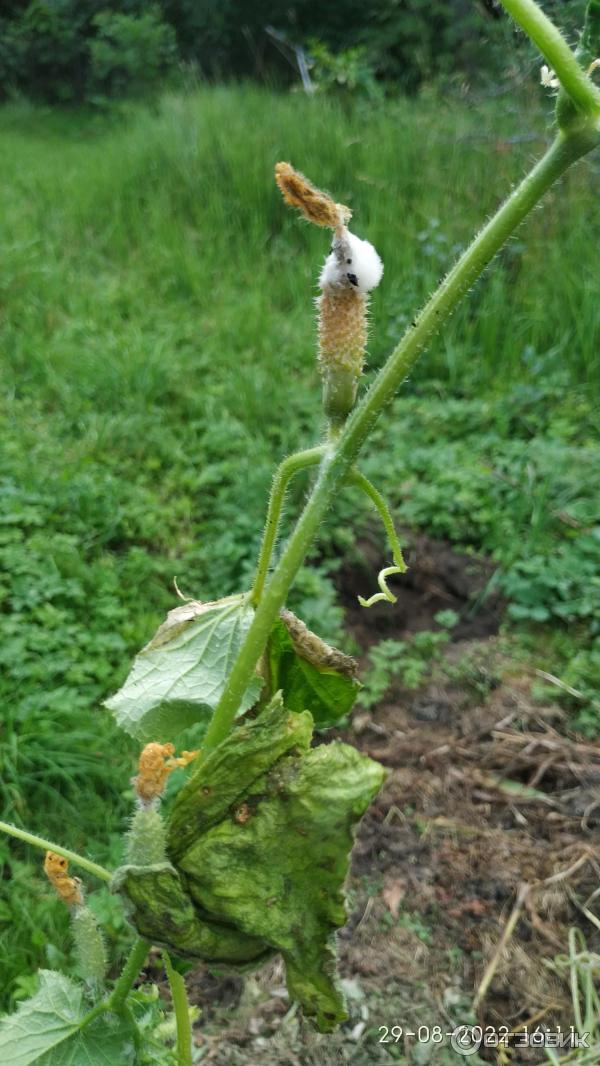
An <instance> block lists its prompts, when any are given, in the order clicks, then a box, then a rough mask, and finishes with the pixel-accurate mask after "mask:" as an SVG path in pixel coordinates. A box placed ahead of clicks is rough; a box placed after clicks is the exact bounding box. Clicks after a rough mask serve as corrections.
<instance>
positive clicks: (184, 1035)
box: [163, 951, 192, 1066]
mask: <svg viewBox="0 0 600 1066" xmlns="http://www.w3.org/2000/svg"><path fill="white" fill-rule="evenodd" d="M163 960H164V963H165V970H166V971H167V977H168V978H169V986H170V988H171V996H172V999H173V1009H174V1011H175V1024H176V1026H177V1061H178V1066H192V1023H191V1019H190V1006H189V1003H188V998H187V992H186V988H185V981H184V980H183V977H182V976H181V974H180V973H177V970H175V969H174V968H173V963H172V962H171V958H170V956H169V953H168V952H167V951H163Z"/></svg>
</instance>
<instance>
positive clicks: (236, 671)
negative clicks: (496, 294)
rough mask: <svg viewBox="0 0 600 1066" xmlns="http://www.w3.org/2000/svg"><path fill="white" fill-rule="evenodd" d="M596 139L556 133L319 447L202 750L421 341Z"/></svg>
mask: <svg viewBox="0 0 600 1066" xmlns="http://www.w3.org/2000/svg"><path fill="white" fill-rule="evenodd" d="M597 142H598V134H597V133H596V130H595V124H592V123H590V125H589V127H586V128H585V129H584V130H580V131H579V132H577V133H576V134H575V133H573V134H569V135H568V136H567V135H565V134H562V133H559V134H558V136H557V137H556V140H555V141H554V143H553V144H552V145H551V147H550V148H549V149H548V151H547V152H546V153H545V155H544V156H543V157H542V159H540V161H539V162H538V163H537V164H536V166H535V167H534V168H533V170H532V171H531V172H530V173H529V174H528V175H527V176H526V177H525V178H524V179H523V180H522V181H521V183H520V185H518V186H517V188H516V189H515V190H514V191H513V192H512V193H511V195H510V196H509V197H508V199H507V200H506V201H505V202H504V204H503V205H502V206H501V207H500V208H499V210H498V211H497V213H496V214H495V215H494V216H493V218H492V219H490V221H489V222H488V223H487V225H486V226H485V227H484V228H483V229H482V230H481V232H480V233H479V234H478V235H477V237H475V239H474V241H473V242H472V244H471V245H470V246H469V248H468V249H467V250H466V251H465V252H464V253H463V255H462V256H461V257H460V259H459V260H458V262H457V263H456V264H455V266H454V267H453V268H452V270H451V271H450V273H449V274H448V275H447V276H446V278H445V279H444V280H443V281H442V282H441V284H440V286H439V287H438V289H437V290H436V292H435V293H434V295H433V296H432V297H431V299H430V300H429V302H428V303H427V304H426V305H425V307H424V308H423V310H422V311H421V313H420V315H419V316H418V318H417V320H416V321H415V323H414V324H413V325H412V326H411V327H410V329H409V330H407V332H406V333H405V335H404V337H403V338H402V340H401V341H400V343H399V344H398V346H397V347H396V348H395V349H394V351H393V352H392V354H391V356H390V357H389V359H388V361H387V363H386V364H385V366H384V367H383V368H382V370H381V371H380V372H379V374H378V376H377V378H376V379H375V381H374V383H373V385H372V386H371V388H370V389H369V391H368V392H367V393H366V395H365V396H364V397H363V399H362V400H361V402H360V403H359V405H358V407H356V409H355V410H354V412H353V414H352V415H351V416H350V418H349V419H348V422H347V423H346V426H345V428H344V430H343V431H342V433H341V434H340V436H339V437H338V438H337V442H336V447H335V450H333V451H328V452H327V453H326V454H325V456H324V458H323V460H322V462H321V465H320V468H319V474H318V478H317V481H316V483H315V485H314V488H313V490H312V493H311V495H310V497H309V499H308V501H307V503H306V505H305V507H304V511H303V512H302V515H301V516H300V519H299V521H298V523H297V525H296V528H295V529H294V532H293V533H292V536H291V537H290V539H289V541H288V544H287V547H286V548H285V551H284V552H283V554H282V556H281V558H280V560H279V563H278V565H277V567H276V568H275V570H274V572H273V575H272V577H271V580H270V582H269V584H268V585H267V587H266V589H265V592H264V595H263V596H262V598H261V601H260V603H259V604H258V606H257V609H256V613H255V615H254V619H253V621H252V625H251V626H250V629H249V631H248V633H247V635H246V639H245V641H244V644H243V645H242V648H241V649H240V652H239V654H238V657H237V660H236V662H235V664H234V666H233V669H232V672H231V674H230V676H229V680H228V682H227V685H226V687H225V691H224V692H223V695H222V697H221V700H220V702H219V705H218V707H217V709H216V711H215V714H214V716H213V720H212V722H211V725H210V728H209V730H208V732H207V734H206V737H205V743H204V748H203V753H204V754H206V753H207V752H208V751H209V750H210V749H211V748H212V747H214V746H215V745H216V744H218V743H220V741H221V740H223V739H224V738H225V737H226V736H227V734H228V732H229V730H230V728H231V725H232V722H233V720H234V717H235V714H236V712H237V709H238V707H239V705H240V702H241V699H242V696H243V694H244V692H245V691H246V688H247V686H248V683H249V681H250V679H251V677H252V675H253V673H254V670H255V667H256V663H257V662H258V660H259V658H260V656H261V654H262V652H263V650H264V648H265V646H266V643H267V640H268V639H269V634H270V632H271V629H272V627H273V624H274V622H275V619H276V617H277V614H278V612H279V610H280V609H281V607H282V606H283V604H284V602H285V598H286V596H287V593H288V590H289V588H290V586H291V584H292V582H293V580H294V577H295V576H296V573H297V571H298V569H299V567H300V566H301V564H302V562H303V560H304V558H305V556H306V553H307V551H308V549H309V548H310V545H311V544H312V541H313V539H314V537H315V535H316V532H317V529H318V527H319V524H320V522H321V521H322V519H323V516H324V514H325V512H326V511H327V508H328V507H329V506H330V505H331V503H332V501H333V499H334V496H335V493H336V492H337V491H338V489H339V488H340V487H341V485H342V484H343V482H344V480H345V479H346V477H347V475H348V472H349V470H350V468H351V466H352V464H353V463H354V461H355V459H356V456H357V455H358V452H359V450H360V448H361V447H362V445H363V443H364V441H365V439H366V437H367V436H368V434H369V432H370V431H371V429H372V428H373V426H374V424H375V422H376V420H377V419H378V418H379V416H380V414H381V412H382V411H383V409H384V407H385V406H386V405H387V404H388V403H389V402H390V400H391V399H392V397H393V396H394V393H395V392H396V390H397V388H398V386H399V385H400V383H401V382H402V381H403V380H404V378H405V377H406V376H407V374H408V373H409V371H410V370H411V368H412V367H413V365H414V364H415V363H416V361H417V359H418V357H419V355H420V354H421V352H422V351H423V349H424V347H425V345H426V344H427V342H428V341H429V340H430V338H431V337H432V336H433V334H434V333H437V331H438V330H439V328H440V326H441V325H442V323H443V322H445V321H446V319H448V318H449V317H450V315H451V314H452V312H453V311H454V308H455V307H456V305H457V304H458V303H459V302H460V300H461V299H462V297H463V296H464V295H465V294H466V292H467V291H468V290H469V288H470V287H471V285H472V284H473V282H474V281H475V280H476V279H477V278H478V277H479V275H480V274H481V273H482V272H483V270H484V269H485V267H486V266H487V265H488V263H489V262H490V261H491V260H492V259H493V257H494V256H495V255H496V253H497V252H498V251H499V249H500V248H501V247H502V245H503V244H504V242H505V241H506V240H507V238H508V237H510V235H511V234H512V233H513V232H514V231H515V229H516V228H517V226H519V224H520V223H521V222H522V221H523V219H524V218H525V216H526V215H527V214H528V213H529V212H530V211H531V209H532V208H533V207H535V205H536V204H537V203H538V201H539V200H540V199H541V197H542V196H543V195H544V193H545V192H546V190H547V189H548V188H549V187H550V186H551V185H552V184H553V182H554V181H556V179H557V178H559V177H560V176H561V174H563V173H564V172H565V170H566V169H567V168H568V167H569V166H570V164H571V163H573V162H574V161H575V160H576V159H578V158H579V157H580V156H582V155H584V154H585V153H586V152H588V151H590V150H591V148H593V147H595V145H596V144H597Z"/></svg>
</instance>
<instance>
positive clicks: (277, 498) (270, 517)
mask: <svg viewBox="0 0 600 1066" xmlns="http://www.w3.org/2000/svg"><path fill="white" fill-rule="evenodd" d="M324 453H325V445H322V446H321V447H319V448H307V449H306V451H303V452H295V453H294V455H289V456H288V457H287V459H284V460H283V462H282V463H281V464H280V465H279V466H278V467H277V470H276V471H275V476H274V478H273V485H272V487H271V495H270V496H269V509H268V511H267V520H266V522H265V531H264V533H263V539H262V544H261V546H260V552H259V556H258V563H257V565H256V577H255V578H254V585H253V587H252V592H251V593H250V599H251V602H252V603H255V604H256V603H258V602H259V601H260V598H261V596H262V594H263V589H264V587H265V582H266V580H267V575H268V573H269V565H270V562H271V556H272V554H273V548H274V546H275V539H276V537H277V529H278V527H279V519H280V518H281V511H282V508H283V501H284V499H285V493H286V489H287V487H288V484H289V481H290V479H291V478H292V477H293V476H294V474H297V473H299V471H300V470H305V469H306V468H307V467H309V466H316V465H317V463H320V462H321V459H322V458H323V455H324Z"/></svg>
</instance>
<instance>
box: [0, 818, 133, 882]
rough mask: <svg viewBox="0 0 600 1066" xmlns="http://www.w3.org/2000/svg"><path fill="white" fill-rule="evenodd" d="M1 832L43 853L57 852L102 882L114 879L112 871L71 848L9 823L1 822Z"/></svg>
mask: <svg viewBox="0 0 600 1066" xmlns="http://www.w3.org/2000/svg"><path fill="white" fill-rule="evenodd" d="M0 830H1V831H2V832H3V833H8V834H9V836H11V837H16V838H17V840H24V841H25V843H26V844H33V846H34V848H41V850H42V851H55V852H56V854H57V855H62V857H63V859H68V860H69V862H74V863H75V864H76V865H77V866H81V868H82V870H87V872H88V873H90V874H93V875H94V877H99V878H100V880H101V881H110V879H111V877H112V874H111V872H110V870H105V869H104V867H103V866H99V865H98V863H97V862H92V861H91V859H85V858H84V857H83V855H78V854H77V852H76V851H70V850H69V848H63V847H61V845H60V844H55V843H54V842H53V841H52V840H45V839H44V837H38V836H36V835H35V833H28V832H26V830H25V829H18V828H17V826H16V825H10V824H9V822H0Z"/></svg>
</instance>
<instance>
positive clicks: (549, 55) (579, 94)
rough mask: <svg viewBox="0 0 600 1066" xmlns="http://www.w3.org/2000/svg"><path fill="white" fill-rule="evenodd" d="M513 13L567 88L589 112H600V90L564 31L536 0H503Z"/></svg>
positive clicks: (578, 103)
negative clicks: (578, 57)
mask: <svg viewBox="0 0 600 1066" xmlns="http://www.w3.org/2000/svg"><path fill="white" fill-rule="evenodd" d="M502 4H503V5H504V7H505V8H506V10H507V11H508V13H509V15H511V16H512V18H513V19H514V20H515V22H516V23H517V24H518V25H519V26H520V27H521V29H522V30H524V31H525V33H526V34H527V36H528V37H530V38H531V40H532V41H533V42H534V44H536V45H537V47H538V48H539V50H540V52H541V53H542V55H543V56H544V57H545V58H546V59H547V60H548V63H549V64H550V66H551V67H552V69H553V70H554V73H555V74H556V76H557V78H558V80H559V81H560V83H561V85H562V87H563V89H564V90H565V92H566V93H568V95H569V96H570V97H571V99H572V101H573V103H574V104H576V105H577V107H579V108H580V109H581V111H583V112H585V113H586V114H595V115H596V116H597V115H598V112H600V91H599V90H598V89H597V87H596V86H595V85H594V83H593V82H592V81H591V80H590V78H588V76H587V74H586V73H585V71H584V70H583V68H582V67H581V66H580V65H579V62H578V60H577V58H576V56H575V55H574V53H573V52H572V51H571V49H570V48H569V46H568V44H567V42H566V41H565V39H564V37H563V35H562V33H561V32H560V30H558V29H557V27H556V26H555V25H554V23H553V22H551V21H550V19H549V18H548V17H547V15H545V14H544V12H543V11H542V10H541V8H539V7H538V5H537V4H536V3H535V0H502Z"/></svg>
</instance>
